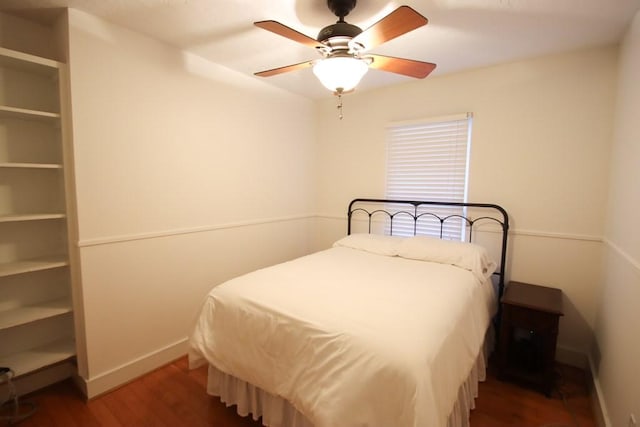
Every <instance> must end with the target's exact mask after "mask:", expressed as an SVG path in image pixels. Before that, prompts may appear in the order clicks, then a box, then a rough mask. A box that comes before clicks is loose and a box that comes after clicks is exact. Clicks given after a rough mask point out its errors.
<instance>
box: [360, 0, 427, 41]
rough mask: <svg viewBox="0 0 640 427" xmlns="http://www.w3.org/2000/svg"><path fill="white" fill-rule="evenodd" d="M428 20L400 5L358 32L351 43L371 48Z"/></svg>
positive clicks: (424, 23) (420, 25)
mask: <svg viewBox="0 0 640 427" xmlns="http://www.w3.org/2000/svg"><path fill="white" fill-rule="evenodd" d="M427 22H429V20H428V19H427V18H425V17H424V16H422V15H420V14H419V13H418V12H416V11H415V10H413V9H412V8H410V7H409V6H400V7H399V8H397V9H396V10H394V11H393V12H391V13H390V14H388V15H387V16H385V17H384V18H382V19H381V20H379V21H378V22H376V23H375V24H373V25H372V26H370V27H369V28H367V29H366V30H364V31H363V32H361V33H360V34H358V35H357V36H356V37H354V38H353V40H352V41H351V42H352V43H359V44H361V45H362V46H364V48H365V49H371V48H374V47H376V46H379V45H381V44H382V43H384V42H388V41H389V40H393V39H395V38H396V37H398V36H401V35H403V34H405V33H408V32H409V31H413V30H415V29H416V28H419V27H422V26H423V25H426V24H427Z"/></svg>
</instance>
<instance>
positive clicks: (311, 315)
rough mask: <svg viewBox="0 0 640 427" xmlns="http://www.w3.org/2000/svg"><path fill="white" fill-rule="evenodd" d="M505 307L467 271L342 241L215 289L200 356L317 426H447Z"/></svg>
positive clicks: (195, 342)
mask: <svg viewBox="0 0 640 427" xmlns="http://www.w3.org/2000/svg"><path fill="white" fill-rule="evenodd" d="M494 309H495V296H494V292H493V287H492V286H491V285H490V282H486V283H484V284H481V283H479V282H478V279H476V278H475V276H473V274H471V273H470V272H469V271H467V270H463V269H461V268H458V267H454V266H450V265H443V264H436V263H432V262H425V261H414V260H407V259H403V258H399V257H390V256H383V255H376V254H371V253H368V252H364V251H359V250H355V249H350V248H343V247H335V248H332V249H329V250H326V251H322V252H318V253H316V254H313V255H309V256H306V257H302V258H299V259H297V260H294V261H290V262H287V263H283V264H279V265H276V266H273V267H269V268H266V269H262V270H258V271H255V272H253V273H249V274H246V275H244V276H241V277H238V278H235V279H233V280H230V281H228V282H226V283H224V284H222V285H220V286H217V287H215V288H214V289H213V290H212V291H211V292H210V293H209V295H208V297H207V300H206V302H205V304H204V306H203V308H202V313H201V315H200V317H199V318H198V321H197V324H196V327H195V330H194V333H193V335H192V337H191V351H190V362H191V366H197V365H198V364H203V363H205V360H206V361H208V362H209V363H211V364H213V365H214V366H216V367H217V368H218V369H219V370H221V371H223V372H225V373H227V374H230V375H233V376H235V377H237V378H239V379H241V380H244V381H246V382H249V383H252V384H254V385H256V386H258V387H260V388H261V389H263V390H265V391H267V392H269V393H272V394H274V395H277V396H281V397H283V398H285V399H286V400H288V401H290V402H291V403H292V404H293V406H295V407H296V408H297V409H298V410H299V411H300V412H302V413H303V414H304V415H305V416H306V417H307V418H308V419H309V420H310V421H311V422H313V423H314V425H315V426H316V427H355V426H380V427H391V426H394V427H436V426H443V425H446V420H447V416H448V414H449V413H450V412H451V410H452V408H453V404H454V402H455V400H456V397H457V393H458V388H459V387H460V385H461V384H462V383H463V381H464V380H465V379H466V378H467V376H468V375H469V372H470V370H471V368H472V366H473V364H474V362H475V361H476V358H477V356H478V354H479V351H480V349H481V346H482V343H483V340H484V336H485V332H486V330H487V327H488V325H489V322H490V318H491V316H492V314H493V312H494Z"/></svg>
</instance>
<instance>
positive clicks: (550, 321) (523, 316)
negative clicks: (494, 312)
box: [505, 306, 558, 333]
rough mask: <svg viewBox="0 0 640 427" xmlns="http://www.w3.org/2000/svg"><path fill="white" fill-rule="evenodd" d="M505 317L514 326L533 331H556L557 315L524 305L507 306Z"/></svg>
mask: <svg viewBox="0 0 640 427" xmlns="http://www.w3.org/2000/svg"><path fill="white" fill-rule="evenodd" d="M505 317H508V319H509V322H510V323H511V324H513V325H514V326H517V327H519V328H523V329H531V330H534V331H541V330H545V331H548V332H551V333H554V332H555V333H557V332H558V316H557V315H554V314H550V313H544V312H540V311H536V310H532V309H529V308H524V307H513V306H507V307H506V309H505Z"/></svg>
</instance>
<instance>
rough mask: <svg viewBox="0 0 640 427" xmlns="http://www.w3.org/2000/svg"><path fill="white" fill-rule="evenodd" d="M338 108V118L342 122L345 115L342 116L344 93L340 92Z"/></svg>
mask: <svg viewBox="0 0 640 427" xmlns="http://www.w3.org/2000/svg"><path fill="white" fill-rule="evenodd" d="M336 108H338V118H339V119H340V120H342V117H343V115H342V93H341V92H338V106H337V107H336Z"/></svg>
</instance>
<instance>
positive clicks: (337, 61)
mask: <svg viewBox="0 0 640 427" xmlns="http://www.w3.org/2000/svg"><path fill="white" fill-rule="evenodd" d="M368 69H369V66H368V65H367V64H366V62H365V61H363V60H362V59H358V58H352V57H350V56H338V57H333V58H325V59H323V60H321V61H319V62H317V63H316V64H315V65H314V66H313V74H315V75H316V77H317V78H318V80H320V83H322V84H323V85H324V87H326V88H327V89H329V90H330V91H332V92H337V91H338V89H341V90H342V91H344V92H347V91H349V90H351V89H353V88H355V87H356V86H357V84H358V83H360V80H361V79H362V77H363V76H364V75H365V74H367V70H368Z"/></svg>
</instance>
